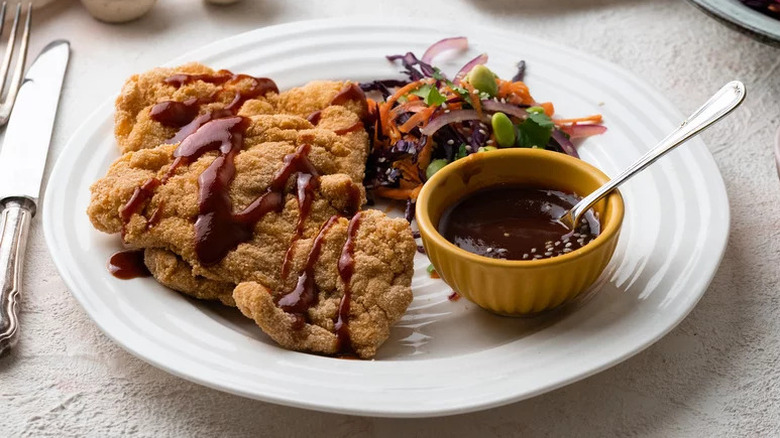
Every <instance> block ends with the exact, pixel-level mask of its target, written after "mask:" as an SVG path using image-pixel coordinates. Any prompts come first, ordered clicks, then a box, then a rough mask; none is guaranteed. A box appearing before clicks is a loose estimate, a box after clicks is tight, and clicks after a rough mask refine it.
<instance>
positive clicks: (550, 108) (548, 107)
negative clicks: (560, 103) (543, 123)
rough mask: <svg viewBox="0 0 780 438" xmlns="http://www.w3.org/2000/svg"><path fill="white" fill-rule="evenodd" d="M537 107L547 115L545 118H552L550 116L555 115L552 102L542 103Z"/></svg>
mask: <svg viewBox="0 0 780 438" xmlns="http://www.w3.org/2000/svg"><path fill="white" fill-rule="evenodd" d="M539 106H540V107H542V108H544V113H545V114H546V115H547V117H552V115H553V114H554V113H555V107H553V104H552V102H542V103H540V104H539Z"/></svg>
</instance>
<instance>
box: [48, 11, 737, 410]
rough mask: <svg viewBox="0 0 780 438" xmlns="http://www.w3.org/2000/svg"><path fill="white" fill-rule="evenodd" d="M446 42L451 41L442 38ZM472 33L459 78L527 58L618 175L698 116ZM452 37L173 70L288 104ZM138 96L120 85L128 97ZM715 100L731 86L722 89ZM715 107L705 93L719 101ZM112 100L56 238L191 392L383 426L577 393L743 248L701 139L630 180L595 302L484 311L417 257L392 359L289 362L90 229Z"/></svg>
mask: <svg viewBox="0 0 780 438" xmlns="http://www.w3.org/2000/svg"><path fill="white" fill-rule="evenodd" d="M439 28H441V29H447V28H451V26H448V25H442V26H441V27H439ZM460 29H470V30H471V33H468V34H467V36H468V37H469V38H470V42H471V48H470V50H469V53H467V54H464V55H462V56H459V57H457V59H452V57H450V59H449V60H445V61H444V62H441V63H439V64H440V65H441V66H442V67H443V68H444V69H445V71H450V72H454V71H455V69H457V68H458V67H459V66H460V65H461V64H462V63H463V62H465V61H466V60H467V59H470V58H471V57H473V56H474V55H475V54H477V53H479V52H483V51H484V52H489V54H490V62H489V64H488V65H489V66H490V67H491V68H493V69H494V70H495V71H496V72H497V73H499V74H500V75H501V76H504V77H507V76H511V75H512V74H513V73H514V65H515V63H516V62H517V61H518V60H520V59H525V60H526V61H527V65H528V74H527V82H528V83H529V85H530V87H531V90H532V92H533V95H534V96H535V97H536V98H537V99H538V100H540V101H546V100H551V101H553V102H554V103H555V104H556V107H557V111H558V113H559V114H561V115H567V116H578V115H586V114H591V113H597V112H600V113H602V114H604V117H605V122H606V124H607V125H608V126H609V131H608V132H607V133H606V134H605V135H603V136H599V137H594V138H591V139H589V140H587V141H586V142H584V143H583V144H582V146H581V147H580V152H581V154H582V156H583V158H584V159H585V160H587V161H589V162H591V163H594V164H595V165H597V166H598V167H600V168H601V169H603V170H604V171H605V172H606V173H608V174H615V173H616V172H617V171H618V170H619V169H621V168H622V167H624V166H626V165H628V164H629V163H630V162H632V161H633V160H634V159H636V158H637V157H638V156H639V155H640V154H641V153H642V152H643V151H644V150H646V148H648V147H649V146H650V145H652V144H654V143H655V142H656V141H657V140H659V139H660V138H662V137H663V136H664V135H665V134H666V133H667V132H668V131H670V130H672V129H673V128H674V127H675V126H676V125H677V123H678V122H679V121H681V120H682V119H683V117H682V116H681V115H680V114H679V113H678V112H677V111H675V110H674V108H673V106H672V105H671V104H670V103H669V102H668V101H667V100H666V99H664V98H663V97H661V96H660V94H659V93H658V92H656V91H654V90H652V89H651V88H649V87H648V86H647V85H645V84H644V83H642V82H640V81H638V80H637V79H635V78H634V77H632V76H630V75H629V74H628V73H627V72H625V71H624V70H622V69H620V68H617V67H615V66H614V65H611V64H608V63H606V62H604V61H601V60H599V59H596V58H594V57H591V56H588V55H585V54H582V53H579V52H576V51H573V50H570V49H567V48H564V47H560V46H556V45H553V44H550V43H548V42H546V41H541V40H536V39H531V38H528V37H525V36H522V35H517V34H507V33H500V32H497V31H494V30H492V29H486V28H483V29H474V28H473V27H471V26H464V27H460ZM445 36H451V35H450V34H449V33H448V32H441V31H437V30H433V28H423V27H419V26H414V25H409V26H401V25H392V24H384V23H379V22H377V23H373V24H371V23H365V22H362V23H355V22H353V21H352V20H324V21H311V22H302V23H291V24H285V25H281V26H273V27H268V28H264V29H259V30H256V31H253V32H249V33H246V34H242V35H238V36H236V37H233V38H229V39H226V40H223V41H219V42H216V43H214V44H211V45H209V46H207V47H205V48H202V49H199V50H196V51H194V52H192V53H190V54H188V55H185V56H183V57H181V58H179V59H178V60H176V61H174V62H172V63H171V64H170V65H175V64H178V63H182V62H185V61H189V60H197V61H201V62H204V63H206V64H210V65H212V66H214V67H216V68H228V69H231V70H234V71H237V72H244V73H250V74H254V75H258V76H269V77H272V78H274V79H275V80H276V81H277V82H278V84H279V86H280V87H281V88H282V89H284V88H287V87H292V86H296V85H301V84H304V83H305V82H307V81H309V80H312V79H322V78H332V79H343V78H349V79H353V80H371V79H376V78H386V77H393V76H397V75H398V73H397V72H398V70H399V68H398V67H397V66H394V65H391V64H390V63H388V62H387V61H386V60H385V58H384V56H385V55H387V54H395V53H404V52H406V51H408V50H412V51H414V52H415V53H418V54H421V53H422V52H423V51H424V49H425V48H426V46H428V45H429V44H430V43H432V42H434V41H436V40H438V39H440V38H442V37H445ZM120 85H121V83H120V81H119V79H117V80H116V88H117V89H119V87H120ZM712 85H713V86H712V90H713V92H714V91H715V90H717V89H718V88H719V86H720V85H721V84H712ZM705 97H707V96H702V101H703V100H704V98H705ZM112 123H113V110H112V102H106V104H105V105H103V106H102V107H101V108H100V109H99V110H98V111H96V112H95V114H93V115H92V116H91V117H90V118H89V119H88V120H87V121H86V122H85V123H84V125H83V126H82V127H81V128H80V129H79V130H78V132H77V133H76V134H74V136H73V138H72V139H71V140H70V142H69V144H68V145H67V147H66V148H65V150H64V151H63V152H62V154H61V155H60V157H59V160H58V162H57V164H56V166H55V168H54V170H53V172H52V175H51V179H50V181H49V185H48V188H47V191H46V196H45V201H44V206H43V214H44V216H43V224H44V229H45V233H46V239H47V241H48V243H49V246H50V248H51V252H52V255H53V258H54V260H55V262H56V264H57V266H58V268H59V270H60V273H61V274H62V277H63V279H64V280H65V282H66V283H67V285H68V287H69V288H70V290H71V292H72V293H73V295H74V296H75V297H76V299H78V301H79V302H80V303H81V305H82V306H84V309H85V310H86V311H87V313H88V314H89V316H90V317H91V318H92V319H93V320H94V321H95V322H96V323H97V324H98V326H100V328H101V329H102V330H103V331H104V332H105V333H106V334H107V335H108V336H110V337H111V338H112V339H114V340H115V341H116V342H117V343H119V344H120V345H122V346H123V347H124V348H126V349H127V350H128V351H130V352H131V353H133V354H135V355H136V356H138V357H140V358H142V359H144V360H146V361H148V362H149V363H151V364H153V365H155V366H158V367H160V368H162V369H164V370H167V371H169V372H171V373H173V374H176V375H178V376H181V377H184V378H186V379H189V380H192V381H195V382H198V383H201V384H203V385H207V386H210V387H213V388H217V389H220V390H224V391H229V392H232V393H235V394H240V395H243V396H247V397H251V398H256V399H260V400H265V401H269V402H274V403H280V404H285V405H291V406H298V407H304V408H311V409H318V410H323V411H332V412H342V413H349V414H358V415H377V416H399V417H400V416H409V417H412V416H434V415H445V414H454V413H462V412H468V411H474V410H478V409H485V408H489V407H492V406H498V405H502V404H506V403H510V402H512V401H516V400H520V399H523V398H527V397H531V396H534V395H537V394H541V393H543V392H545V391H549V390H551V389H554V388H557V387H560V386H563V385H565V384H567V383H571V382H574V381H576V380H578V379H582V378H583V377H586V376H589V375H591V374H594V373H596V372H598V371H600V370H603V369H605V368H607V367H610V366H612V365H615V364H617V363H618V362H620V361H623V360H625V359H626V358H628V357H630V356H632V355H633V354H636V353H637V352H639V351H640V350H642V349H643V348H645V347H647V346H648V345H650V344H652V343H653V342H655V341H656V340H658V339H659V338H660V337H661V336H663V335H664V334H666V333H667V332H668V331H669V330H671V329H672V328H673V327H674V326H675V325H677V324H678V323H679V322H680V321H681V320H682V319H683V318H684V317H685V315H686V314H688V312H689V311H690V310H691V309H692V308H693V306H694V305H695V304H696V302H697V301H698V300H699V298H700V297H701V295H702V294H703V293H704V291H705V289H706V288H707V285H708V284H709V282H710V280H711V278H712V276H713V274H714V273H715V270H716V269H717V266H718V264H719V262H720V259H721V256H722V254H723V251H724V247H725V245H726V236H727V235H728V229H729V210H728V202H727V199H726V191H725V188H724V185H723V181H722V179H721V176H720V174H719V173H718V169H717V167H716V165H715V162H714V161H713V159H712V156H711V155H710V153H709V152H708V150H707V148H706V147H705V145H704V144H703V143H702V142H701V141H700V140H693V141H691V142H690V144H689V145H687V146H684V147H682V148H680V149H678V150H676V151H674V152H672V153H670V154H669V156H668V157H665V158H663V159H662V160H661V161H660V162H659V163H658V164H657V165H655V166H653V167H652V168H651V169H650V170H648V171H647V172H645V173H643V174H641V175H639V176H638V177H636V179H634V180H632V181H631V182H630V183H627V184H626V186H625V188H624V189H623V190H622V191H623V195H624V197H625V203H626V218H625V223H624V226H623V234H622V236H621V238H620V243H619V245H618V249H617V252H616V254H615V257H614V260H613V261H612V263H611V264H610V265H609V267H608V268H607V270H606V272H605V274H604V275H603V276H602V279H601V280H600V281H599V283H598V285H597V287H596V288H594V289H596V292H597V293H591V294H589V295H588V296H587V298H585V299H581V300H579V301H578V302H576V303H574V304H572V305H569V306H567V307H566V308H565V309H563V310H561V311H559V312H556V313H554V314H551V315H547V316H545V317H541V318H536V319H511V318H502V317H497V316H494V315H492V314H489V313H487V312H484V311H482V310H480V309H479V308H477V307H476V306H474V305H472V304H470V303H468V302H466V301H465V300H459V301H449V300H448V299H447V296H448V295H449V294H450V289H449V288H447V286H446V285H445V284H443V283H442V282H441V281H440V280H432V279H430V278H428V276H427V273H426V271H425V269H426V267H427V266H428V260H427V259H426V258H425V257H424V256H421V255H418V257H417V259H416V260H415V276H414V281H413V289H414V294H415V299H414V302H413V303H412V305H411V306H410V308H409V310H408V311H407V313H406V315H405V316H404V318H403V319H402V320H401V322H400V323H399V324H398V325H396V326H395V327H394V329H393V331H392V336H391V338H390V339H389V340H388V341H387V342H386V343H385V344H384V346H383V347H382V348H381V350H380V354H379V356H378V357H377V360H375V361H355V360H340V359H333V358H327V357H319V356H314V355H309V354H302V353H297V352H292V351H286V350H283V349H281V348H279V347H277V346H276V345H275V344H274V343H273V342H271V341H270V340H269V339H268V338H267V337H266V336H265V335H264V334H262V333H261V332H260V330H259V329H257V328H256V327H255V326H254V324H253V323H252V322H251V321H249V320H247V319H245V318H243V317H241V316H240V314H239V313H238V312H237V311H235V310H234V309H226V308H223V307H220V306H217V305H211V304H204V303H201V302H196V301H194V300H190V299H187V298H185V297H183V296H181V295H179V294H177V293H175V292H172V291H170V290H168V289H165V288H163V287H161V286H160V285H158V284H157V283H155V282H154V281H153V280H151V279H136V280H130V281H122V280H117V279H115V278H113V277H112V276H111V275H109V274H108V272H107V271H106V269H105V264H106V260H107V259H108V257H109V255H110V254H111V253H112V252H114V251H116V250H117V249H119V248H120V242H119V238H118V236H108V235H104V234H101V233H99V232H97V231H95V230H94V229H93V228H92V226H91V225H90V223H89V220H88V218H87V216H86V214H85V210H86V208H87V204H88V201H89V186H90V184H91V183H92V182H93V181H95V180H96V179H98V178H99V177H101V176H102V175H103V174H104V173H105V171H106V169H107V168H108V166H109V164H110V163H111V162H112V161H113V160H114V159H115V158H116V157H117V156H118V153H117V149H116V146H115V143H114V139H113V129H112Z"/></svg>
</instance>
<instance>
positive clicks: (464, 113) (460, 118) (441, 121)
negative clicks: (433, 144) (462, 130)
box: [420, 110, 490, 136]
mask: <svg viewBox="0 0 780 438" xmlns="http://www.w3.org/2000/svg"><path fill="white" fill-rule="evenodd" d="M466 120H479V114H477V112H476V111H474V110H456V111H450V112H448V113H443V114H441V115H439V116H436V117H434V118H433V119H431V121H430V122H428V124H427V125H425V126H424V127H422V128H420V133H421V134H423V135H428V136H430V135H433V134H434V133H435V132H436V131H438V130H439V129H441V128H443V127H444V126H446V125H449V124H450V123H457V122H464V121H466ZM489 120H490V119H487V121H489Z"/></svg>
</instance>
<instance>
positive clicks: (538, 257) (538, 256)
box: [534, 254, 542, 259]
mask: <svg viewBox="0 0 780 438" xmlns="http://www.w3.org/2000/svg"><path fill="white" fill-rule="evenodd" d="M534 258H535V259H540V258H542V256H541V255H540V254H537V255H535V256H534Z"/></svg>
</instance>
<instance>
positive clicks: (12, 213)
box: [0, 40, 70, 355]
mask: <svg viewBox="0 0 780 438" xmlns="http://www.w3.org/2000/svg"><path fill="white" fill-rule="evenodd" d="M69 57H70V43H68V42H67V41H64V40H57V41H54V42H52V43H50V44H49V45H47V46H46V47H44V49H43V50H42V51H41V53H40V55H38V57H37V58H36V59H35V61H33V63H32V65H31V66H30V68H29V70H28V71H27V74H26V75H25V78H24V82H23V83H22V86H21V88H20V89H19V93H18V94H17V96H16V103H15V104H14V108H13V110H12V111H11V118H10V119H9V120H8V126H7V127H6V132H5V139H4V140H3V146H2V149H0V206H2V208H3V210H2V214H0V355H3V354H4V353H6V352H8V351H10V349H11V348H12V347H13V346H14V344H15V343H16V339H17V338H18V332H19V318H18V316H17V312H18V306H17V300H18V297H19V294H20V293H21V281H22V265H23V262H24V250H25V246H26V243H27V232H28V231H29V228H30V221H31V220H32V217H33V215H34V214H35V210H36V204H37V202H38V195H39V193H40V191H41V180H42V179H43V170H44V168H45V167H46V155H48V152H49V143H50V142H51V132H52V129H53V128H54V119H55V117H56V115H57V105H58V103H59V100H60V92H61V91H62V81H63V80H64V78H65V70H66V69H67V66H68V58H69Z"/></svg>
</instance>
